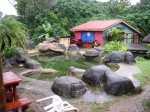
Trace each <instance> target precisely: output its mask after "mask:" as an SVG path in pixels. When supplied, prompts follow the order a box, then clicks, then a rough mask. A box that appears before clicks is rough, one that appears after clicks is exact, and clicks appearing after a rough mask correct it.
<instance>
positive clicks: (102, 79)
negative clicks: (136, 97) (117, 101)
mask: <svg viewBox="0 0 150 112" xmlns="http://www.w3.org/2000/svg"><path fill="white" fill-rule="evenodd" d="M82 80H83V81H84V82H85V83H87V84H89V85H92V86H98V85H101V84H104V87H105V90H106V92H107V93H109V94H112V95H121V94H126V93H130V92H133V91H134V89H135V87H134V85H133V83H132V81H131V80H130V79H129V78H127V77H123V76H120V75H118V74H116V73H114V72H113V71H111V69H110V68H108V67H107V66H105V65H98V66H91V67H90V68H89V69H87V70H86V71H85V72H84V74H83V76H82Z"/></svg>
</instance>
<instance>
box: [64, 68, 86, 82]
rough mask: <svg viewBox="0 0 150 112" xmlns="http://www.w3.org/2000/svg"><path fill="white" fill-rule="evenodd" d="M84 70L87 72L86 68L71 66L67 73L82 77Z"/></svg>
mask: <svg viewBox="0 0 150 112" xmlns="http://www.w3.org/2000/svg"><path fill="white" fill-rule="evenodd" d="M84 72H85V70H84V69H79V68H75V67H73V66H71V67H69V69H68V72H67V75H68V76H72V77H76V78H79V79H81V78H82V76H83V73H84Z"/></svg>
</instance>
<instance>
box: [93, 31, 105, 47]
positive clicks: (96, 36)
mask: <svg viewBox="0 0 150 112" xmlns="http://www.w3.org/2000/svg"><path fill="white" fill-rule="evenodd" d="M94 40H97V41H98V43H99V44H100V45H103V32H99V31H97V32H94Z"/></svg>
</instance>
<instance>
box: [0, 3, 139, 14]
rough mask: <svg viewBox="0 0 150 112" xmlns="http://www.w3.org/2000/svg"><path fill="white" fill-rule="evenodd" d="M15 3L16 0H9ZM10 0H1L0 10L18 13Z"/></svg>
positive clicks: (7, 12) (5, 12) (6, 12)
mask: <svg viewBox="0 0 150 112" xmlns="http://www.w3.org/2000/svg"><path fill="white" fill-rule="evenodd" d="M9 1H11V2H12V3H13V1H14V0H9ZM9 1H8V0H0V11H1V12H3V13H4V14H7V15H17V11H16V10H15V8H14V7H13V6H12V4H11V3H10V2H9ZM97 1H102V2H107V1H109V0H97ZM130 2H131V3H132V4H136V3H137V2H140V0H130Z"/></svg>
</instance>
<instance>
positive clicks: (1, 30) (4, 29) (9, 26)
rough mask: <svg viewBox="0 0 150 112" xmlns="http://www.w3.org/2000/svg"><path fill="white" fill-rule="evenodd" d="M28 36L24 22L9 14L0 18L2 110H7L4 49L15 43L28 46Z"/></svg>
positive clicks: (4, 111)
mask: <svg viewBox="0 0 150 112" xmlns="http://www.w3.org/2000/svg"><path fill="white" fill-rule="evenodd" d="M26 36H27V29H26V27H25V26H24V25H23V24H22V23H20V22H18V21H16V20H15V19H14V18H12V17H9V16H8V17H4V18H2V19H0V111H2V112H6V99H5V89H4V85H3V77H2V72H3V71H2V63H1V62H2V60H1V55H2V51H3V50H4V48H6V47H11V46H12V45H14V44H15V45H16V46H19V47H23V48H26V47H27V42H26Z"/></svg>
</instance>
